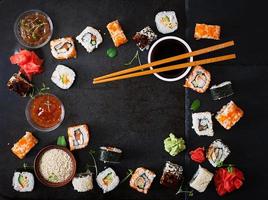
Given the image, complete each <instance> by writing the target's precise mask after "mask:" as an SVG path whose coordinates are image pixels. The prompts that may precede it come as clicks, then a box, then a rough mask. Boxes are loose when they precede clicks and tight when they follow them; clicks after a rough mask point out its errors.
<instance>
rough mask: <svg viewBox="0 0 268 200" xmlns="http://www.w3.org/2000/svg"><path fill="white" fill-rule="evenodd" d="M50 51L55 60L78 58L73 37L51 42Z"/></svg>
mask: <svg viewBox="0 0 268 200" xmlns="http://www.w3.org/2000/svg"><path fill="white" fill-rule="evenodd" d="M50 49H51V53H52V55H53V57H54V58H56V59H58V60H65V59H68V58H76V49H75V46H74V41H73V39H72V38H71V37H65V38H59V39H55V40H51V41H50Z"/></svg>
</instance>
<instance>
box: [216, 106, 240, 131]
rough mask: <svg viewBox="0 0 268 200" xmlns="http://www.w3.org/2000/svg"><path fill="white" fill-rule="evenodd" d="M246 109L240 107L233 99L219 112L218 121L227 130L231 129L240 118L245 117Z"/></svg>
mask: <svg viewBox="0 0 268 200" xmlns="http://www.w3.org/2000/svg"><path fill="white" fill-rule="evenodd" d="M243 115H244V111H243V110H242V109H241V108H239V107H238V106H237V105H236V104H235V103H234V102H233V101H230V102H229V103H228V104H227V105H225V106H223V107H222V109H221V110H220V111H219V112H218V113H217V115H216V117H215V118H216V119H217V121H218V122H219V123H220V124H221V125H222V126H223V127H224V128H225V129H227V130H229V129H231V128H232V126H234V125H235V124H236V123H237V122H238V121H239V120H240V119H241V117H243Z"/></svg>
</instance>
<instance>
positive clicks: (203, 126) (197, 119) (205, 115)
mask: <svg viewBox="0 0 268 200" xmlns="http://www.w3.org/2000/svg"><path fill="white" fill-rule="evenodd" d="M192 120H193V121H192V123H193V126H192V128H193V129H194V130H195V132H196V134H197V135H199V136H205V135H206V136H213V135H214V132H213V123H212V117H211V113H210V112H199V113H193V114H192Z"/></svg>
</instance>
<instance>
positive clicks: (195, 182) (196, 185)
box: [190, 165, 213, 192]
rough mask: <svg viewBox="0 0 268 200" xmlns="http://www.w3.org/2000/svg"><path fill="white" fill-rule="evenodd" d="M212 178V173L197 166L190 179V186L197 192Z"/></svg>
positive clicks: (205, 186)
mask: <svg viewBox="0 0 268 200" xmlns="http://www.w3.org/2000/svg"><path fill="white" fill-rule="evenodd" d="M212 178H213V174H212V173H211V172H210V171H208V170H207V169H206V168H203V167H201V166H200V165H199V166H198V170H197V171H196V173H195V174H194V176H193V178H192V179H191V181H190V187H192V188H193V189H195V190H197V191H198V192H204V191H205V190H206V189H207V186H208V184H209V183H210V181H211V180H212Z"/></svg>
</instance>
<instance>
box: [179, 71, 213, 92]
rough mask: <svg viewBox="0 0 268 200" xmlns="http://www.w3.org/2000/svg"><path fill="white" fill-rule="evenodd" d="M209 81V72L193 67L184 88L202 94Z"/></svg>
mask: <svg viewBox="0 0 268 200" xmlns="http://www.w3.org/2000/svg"><path fill="white" fill-rule="evenodd" d="M210 80H211V76H210V73H209V71H207V70H205V69H204V68H203V67H201V66H195V67H194V69H193V70H192V72H191V73H190V75H189V76H188V78H186V81H185V84H184V87H186V88H191V89H192V90H194V91H196V92H198V93H204V92H205V91H206V90H207V89H208V87H209V84H210Z"/></svg>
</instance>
